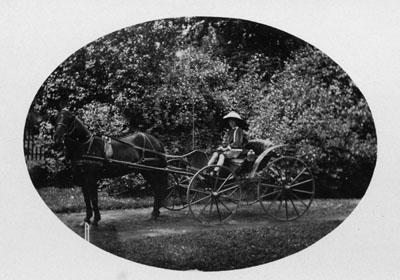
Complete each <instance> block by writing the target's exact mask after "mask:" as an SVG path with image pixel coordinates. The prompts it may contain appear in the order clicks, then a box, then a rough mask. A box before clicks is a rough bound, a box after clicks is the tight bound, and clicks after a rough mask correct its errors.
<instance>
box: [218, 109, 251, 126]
mask: <svg viewBox="0 0 400 280" xmlns="http://www.w3.org/2000/svg"><path fill="white" fill-rule="evenodd" d="M230 119H232V120H235V121H236V124H237V125H238V126H240V127H241V128H245V127H246V122H245V121H244V120H243V119H242V117H241V116H240V115H239V114H238V113H236V112H235V111H231V112H229V114H227V115H225V116H224V117H223V120H224V121H226V122H228V121H229V120H230ZM225 125H226V124H225Z"/></svg>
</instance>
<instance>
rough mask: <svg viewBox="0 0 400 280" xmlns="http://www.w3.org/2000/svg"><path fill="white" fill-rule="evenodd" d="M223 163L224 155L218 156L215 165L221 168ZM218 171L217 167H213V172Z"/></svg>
mask: <svg viewBox="0 0 400 280" xmlns="http://www.w3.org/2000/svg"><path fill="white" fill-rule="evenodd" d="M224 162H225V156H224V154H220V155H219V159H218V162H217V165H219V166H223V165H224ZM219 170H220V168H219V167H215V169H214V171H215V172H219Z"/></svg>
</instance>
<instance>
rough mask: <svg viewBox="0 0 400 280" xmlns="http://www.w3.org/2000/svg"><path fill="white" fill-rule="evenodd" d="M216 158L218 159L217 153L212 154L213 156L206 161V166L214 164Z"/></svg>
mask: <svg viewBox="0 0 400 280" xmlns="http://www.w3.org/2000/svg"><path fill="white" fill-rule="evenodd" d="M217 158H218V153H217V152H214V153H213V155H212V156H211V158H210V160H209V161H208V164H207V165H211V164H214V162H215V161H216V160H217Z"/></svg>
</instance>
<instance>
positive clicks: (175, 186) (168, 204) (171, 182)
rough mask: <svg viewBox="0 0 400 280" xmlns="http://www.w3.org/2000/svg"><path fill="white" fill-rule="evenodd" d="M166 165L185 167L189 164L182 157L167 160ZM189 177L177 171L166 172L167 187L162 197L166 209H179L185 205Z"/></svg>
mask: <svg viewBox="0 0 400 280" xmlns="http://www.w3.org/2000/svg"><path fill="white" fill-rule="evenodd" d="M167 164H168V166H173V167H177V168H179V169H186V167H187V166H188V165H189V164H188V163H187V162H186V161H184V160H182V159H172V160H169V161H168V162H167ZM190 178H191V177H189V176H187V175H182V174H178V173H169V174H168V188H167V190H166V194H165V197H164V202H163V205H164V207H165V208H166V209H168V210H172V211H179V210H182V209H184V208H186V207H187V205H188V204H187V200H186V192H187V188H188V186H189V182H190Z"/></svg>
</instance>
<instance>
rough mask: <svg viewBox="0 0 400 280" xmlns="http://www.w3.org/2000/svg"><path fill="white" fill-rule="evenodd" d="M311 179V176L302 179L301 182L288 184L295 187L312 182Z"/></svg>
mask: <svg viewBox="0 0 400 280" xmlns="http://www.w3.org/2000/svg"><path fill="white" fill-rule="evenodd" d="M312 181H313V179H312V178H311V179H308V180H305V181H302V182H300V183H296V184H293V185H290V188H293V187H297V186H300V185H304V184H307V183H310V182H312Z"/></svg>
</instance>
